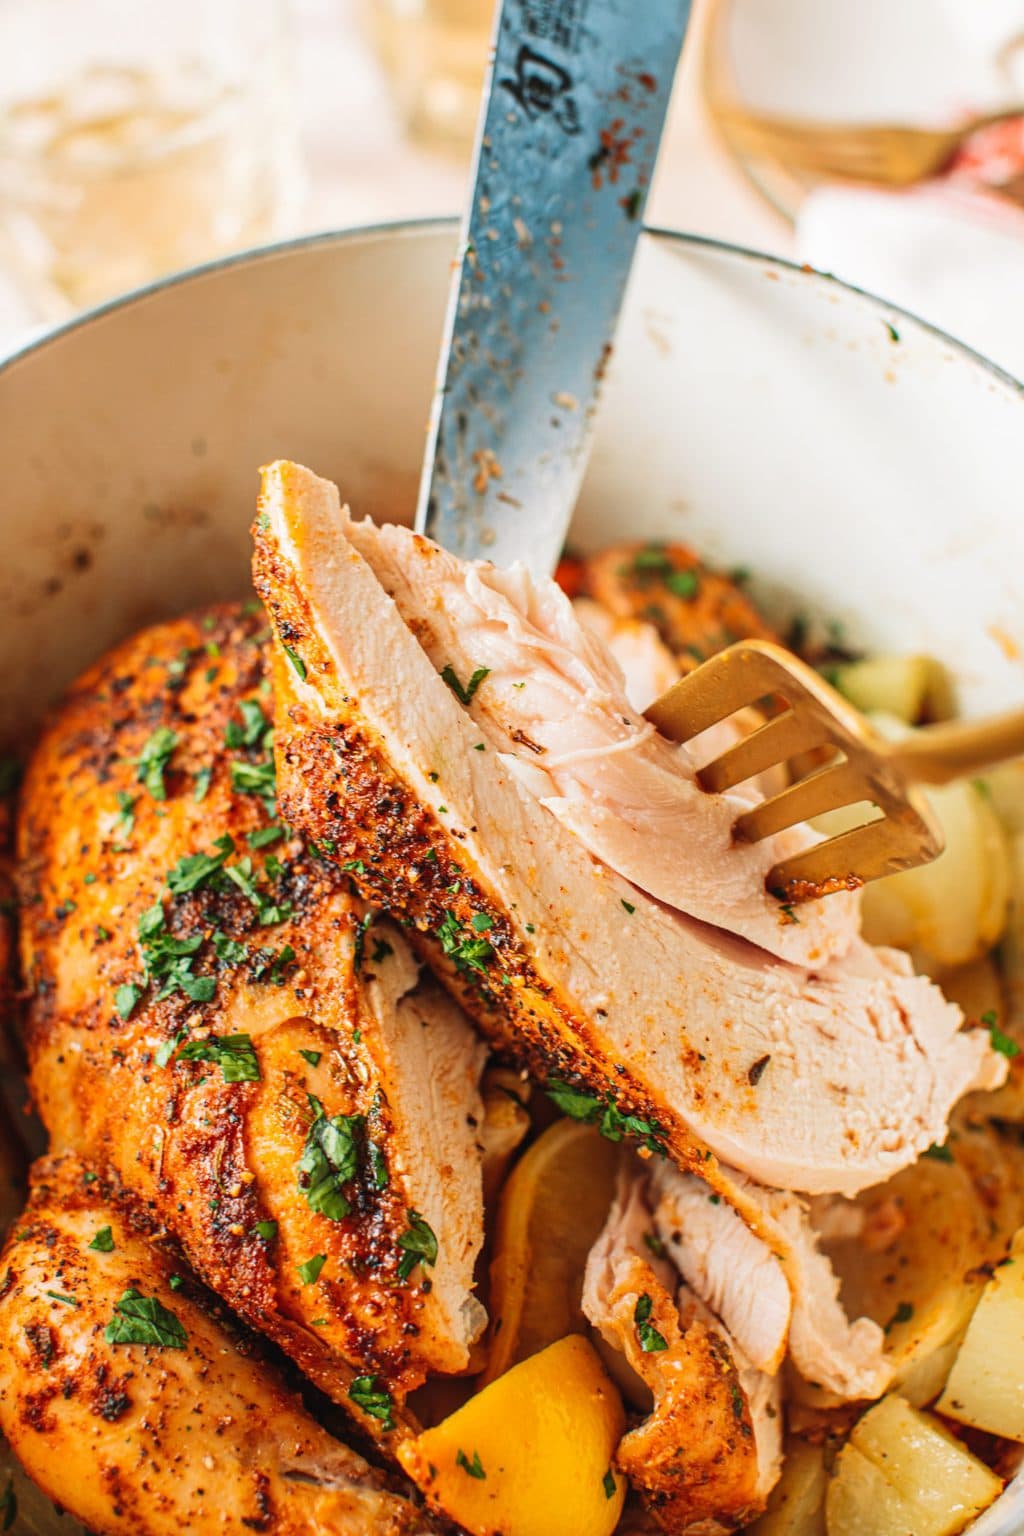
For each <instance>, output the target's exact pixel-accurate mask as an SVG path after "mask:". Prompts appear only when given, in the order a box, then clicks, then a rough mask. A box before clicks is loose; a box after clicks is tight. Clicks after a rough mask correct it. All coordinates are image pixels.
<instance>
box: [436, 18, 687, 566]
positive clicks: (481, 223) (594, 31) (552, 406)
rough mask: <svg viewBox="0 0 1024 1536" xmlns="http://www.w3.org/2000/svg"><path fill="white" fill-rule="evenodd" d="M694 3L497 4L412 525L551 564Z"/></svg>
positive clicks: (497, 557) (455, 546) (484, 552)
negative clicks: (487, 76)
mask: <svg viewBox="0 0 1024 1536" xmlns="http://www.w3.org/2000/svg"><path fill="white" fill-rule="evenodd" d="M689 10H690V5H689V0H504V4H503V5H502V7H501V10H500V12H499V15H498V19H497V25H496V32H495V47H494V57H493V64H492V69H491V75H490V79H489V82H488V89H487V92H486V94H485V107H484V112H483V116H482V120H481V128H480V136H479V142H478V147H477V156H476V165H475V179H474V187H473V194H472V198H471V201H470V205H469V209H468V212H467V216H466V221H465V224H464V229H463V244H462V250H461V262H460V266H459V269H458V271H457V273H456V275H455V279H454V281H453V285H452V295H451V300H450V303H449V312H448V319H447V324H446V330H445V345H444V347H443V349H442V354H441V356H442V361H441V377H440V380H439V388H438V392H437V394H436V397H435V401H434V408H433V412H432V416H431V424H430V435H429V443H428V451H427V457H426V461H425V465H424V474H423V480H422V483H421V486H420V501H419V507H418V509H417V520H416V526H417V528H419V529H420V530H421V531H422V532H425V533H428V534H430V535H431V537H432V538H434V539H437V540H438V541H439V542H440V543H441V544H444V545H445V546H446V547H447V548H448V549H451V550H453V551H454V552H455V553H457V554H459V555H463V556H483V557H486V558H487V559H490V560H494V561H496V562H497V563H499V564H507V563H510V562H511V561H513V560H523V561H525V562H526V563H527V564H528V565H529V566H530V568H531V570H533V571H534V572H535V573H537V574H544V575H547V574H550V572H551V570H552V568H553V566H554V564H555V561H556V560H557V558H558V554H559V551H560V550H561V548H562V544H563V542H564V539H565V532H566V528H567V526H568V522H569V518H570V516H571V514H572V509H573V506H574V504H575V501H576V496H577V493H578V491H579V486H580V481H581V480H582V478H583V471H584V468H585V467H586V458H587V449H588V444H589V438H590V432H591V427H592V424H593V418H594V411H595V407H596V401H597V396H598V391H599V388H600V384H601V379H602V376H603V374H604V370H605V367H606V364H607V362H608V358H609V354H610V351H611V347H612V338H613V335H614V330H615V323H616V320H617V317H618V313H619V308H620V306H621V303H622V297H623V293H624V291H625V286H626V279H627V277H628V275H629V268H630V263H631V260H632V257H633V250H634V247H635V245H636V241H637V236H638V234H639V232H640V228H641V220H642V215H643V210H644V204H645V202H646V198H647V192H648V187H649V185H650V179H651V173H652V170H653V167H654V161H655V158H656V155H657V150H658V142H659V139H660V137H661V130H662V125H663V122H664V118H665V111H666V108H667V105H668V99H669V93H670V91H671V87H672V79H673V76H674V74H675V68H676V62H677V60H678V57H679V52H680V48H681V46H682V41H683V37H684V34H685V31H686V23H687V19H688V16H689Z"/></svg>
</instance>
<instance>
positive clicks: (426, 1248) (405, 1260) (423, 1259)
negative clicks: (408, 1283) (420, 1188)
mask: <svg viewBox="0 0 1024 1536" xmlns="http://www.w3.org/2000/svg"><path fill="white" fill-rule="evenodd" d="M406 1217H407V1219H408V1222H409V1226H408V1228H407V1229H406V1231H405V1232H403V1233H402V1235H401V1237H400V1238H399V1239H398V1246H399V1248H401V1250H402V1255H401V1258H400V1259H399V1261H398V1278H399V1279H400V1280H408V1278H409V1276H410V1275H411V1274H412V1272H413V1270H414V1269H415V1268H416V1266H417V1264H424V1265H433V1264H436V1263H437V1238H436V1237H435V1235H434V1232H433V1229H432V1228H431V1227H430V1226H429V1225H428V1223H427V1222H426V1221H424V1219H423V1217H422V1216H421V1215H420V1214H419V1212H418V1211H407V1212H406Z"/></svg>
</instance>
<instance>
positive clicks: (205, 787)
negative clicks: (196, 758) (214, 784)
mask: <svg viewBox="0 0 1024 1536" xmlns="http://www.w3.org/2000/svg"><path fill="white" fill-rule="evenodd" d="M212 778H213V769H212V768H200V769H199V771H198V772H197V773H196V776H195V785H194V787H193V790H192V799H193V800H194V801H195V803H196V804H197V805H201V804H202V802H203V801H204V800H205V799H206V797H207V795H208V794H209V793H210V780H211V779H212Z"/></svg>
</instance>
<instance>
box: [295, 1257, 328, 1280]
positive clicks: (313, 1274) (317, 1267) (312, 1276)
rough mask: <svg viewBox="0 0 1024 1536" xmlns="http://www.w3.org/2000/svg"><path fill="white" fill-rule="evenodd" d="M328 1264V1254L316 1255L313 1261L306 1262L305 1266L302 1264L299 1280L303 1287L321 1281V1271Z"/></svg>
mask: <svg viewBox="0 0 1024 1536" xmlns="http://www.w3.org/2000/svg"><path fill="white" fill-rule="evenodd" d="M326 1263H327V1255H326V1253H315V1254H314V1255H313V1257H312V1258H311V1259H307V1260H306V1262H305V1264H300V1265H299V1279H300V1280H301V1281H302V1283H303V1285H312V1284H313V1283H314V1281H316V1280H319V1278H320V1271H321V1270H322V1269H323V1267H324V1265H325V1264H326Z"/></svg>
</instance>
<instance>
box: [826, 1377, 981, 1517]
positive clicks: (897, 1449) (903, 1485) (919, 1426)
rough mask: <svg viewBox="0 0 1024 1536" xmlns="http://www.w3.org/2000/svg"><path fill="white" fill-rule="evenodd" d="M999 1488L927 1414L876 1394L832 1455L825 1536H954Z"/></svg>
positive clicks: (974, 1460)
mask: <svg viewBox="0 0 1024 1536" xmlns="http://www.w3.org/2000/svg"><path fill="white" fill-rule="evenodd" d="M1002 1487H1003V1484H1002V1479H1001V1478H998V1477H996V1475H995V1473H994V1472H992V1471H990V1470H989V1468H988V1467H986V1466H985V1465H984V1463H983V1462H980V1461H979V1460H978V1459H977V1457H975V1456H972V1455H971V1453H970V1452H969V1451H968V1450H967V1449H966V1448H965V1447H964V1446H962V1445H961V1444H960V1442H959V1441H958V1440H954V1438H953V1436H952V1435H951V1434H949V1433H948V1431H946V1430H945V1429H943V1428H942V1426H941V1425H940V1424H939V1422H938V1421H937V1420H936V1419H934V1418H932V1416H931V1415H930V1414H926V1413H919V1412H918V1411H917V1410H916V1409H915V1408H911V1406H910V1404H909V1403H907V1402H905V1401H904V1400H903V1399H902V1398H900V1397H896V1396H891V1397H884V1398H883V1399H882V1401H881V1402H880V1403H876V1404H875V1406H874V1407H873V1408H870V1409H869V1410H868V1412H867V1413H866V1414H865V1415H864V1417H863V1418H862V1419H860V1420H859V1421H858V1422H857V1424H856V1426H855V1427H854V1430H853V1433H852V1434H851V1436H850V1443H849V1444H848V1445H847V1446H846V1447H845V1448H844V1450H843V1451H842V1453H841V1454H840V1456H839V1460H838V1462H837V1465H836V1475H835V1477H834V1479H833V1481H832V1483H831V1485H830V1486H829V1490H828V1494H827V1496H826V1512H827V1522H828V1536H910V1533H913V1536H958V1533H959V1532H960V1531H962V1530H964V1529H965V1527H966V1526H967V1525H969V1524H970V1522H971V1521H972V1520H973V1519H974V1518H975V1516H977V1515H979V1514H980V1513H981V1511H982V1510H983V1509H987V1508H988V1506H989V1505H990V1504H991V1503H992V1502H993V1500H995V1499H996V1498H997V1497H998V1496H999V1494H1000V1493H1001V1492H1002Z"/></svg>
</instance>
